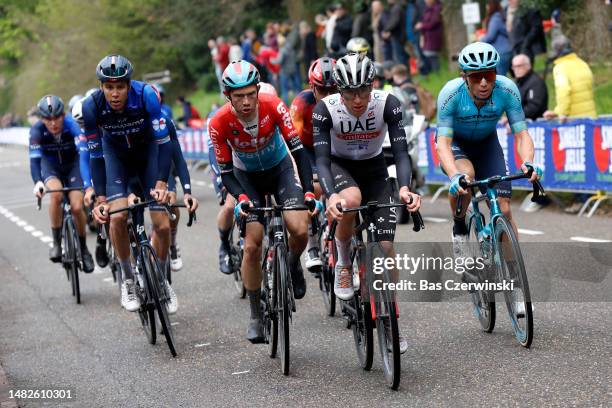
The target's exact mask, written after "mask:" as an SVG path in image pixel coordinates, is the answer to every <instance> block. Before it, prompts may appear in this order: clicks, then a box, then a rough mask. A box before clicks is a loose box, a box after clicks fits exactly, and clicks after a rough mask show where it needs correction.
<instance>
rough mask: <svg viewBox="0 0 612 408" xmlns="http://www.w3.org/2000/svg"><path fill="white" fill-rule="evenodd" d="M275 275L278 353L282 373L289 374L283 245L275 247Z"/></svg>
mask: <svg viewBox="0 0 612 408" xmlns="http://www.w3.org/2000/svg"><path fill="white" fill-rule="evenodd" d="M275 269H276V276H277V279H278V290H277V291H276V293H277V309H278V334H279V346H280V347H279V353H280V358H281V371H282V372H283V374H284V375H288V374H289V363H290V358H289V357H290V352H289V320H290V317H291V306H290V305H289V287H288V285H289V280H288V278H287V274H288V273H289V268H288V265H287V252H286V249H285V246H284V245H282V244H281V245H278V246H277V247H276V265H275Z"/></svg>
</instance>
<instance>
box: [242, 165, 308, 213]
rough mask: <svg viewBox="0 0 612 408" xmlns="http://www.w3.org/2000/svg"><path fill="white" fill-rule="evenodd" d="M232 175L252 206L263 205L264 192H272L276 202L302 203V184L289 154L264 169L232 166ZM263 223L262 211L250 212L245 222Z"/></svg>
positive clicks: (291, 204) (287, 204)
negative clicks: (246, 169) (243, 168)
mask: <svg viewBox="0 0 612 408" xmlns="http://www.w3.org/2000/svg"><path fill="white" fill-rule="evenodd" d="M234 175H235V176H236V178H237V179H238V181H239V182H240V184H241V185H242V187H243V188H244V190H245V191H246V194H247V196H248V197H249V199H250V200H251V201H252V203H253V206H254V207H261V206H264V205H265V196H266V194H274V199H275V200H276V202H277V203H278V204H282V205H284V206H294V205H303V204H304V193H303V191H302V185H301V184H300V181H299V180H298V178H297V176H296V174H295V171H294V169H293V162H292V161H291V158H290V157H289V155H287V156H285V158H284V159H283V160H282V161H281V162H280V163H278V164H277V165H276V166H274V167H272V168H270V169H268V170H264V171H249V172H247V171H244V170H240V169H238V168H236V167H234ZM254 221H257V222H259V223H260V224H262V225H263V224H264V215H263V214H262V213H252V214H249V215H248V217H247V222H254Z"/></svg>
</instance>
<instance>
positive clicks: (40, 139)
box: [29, 95, 94, 273]
mask: <svg viewBox="0 0 612 408" xmlns="http://www.w3.org/2000/svg"><path fill="white" fill-rule="evenodd" d="M37 108H38V114H39V115H40V117H41V119H40V120H39V121H38V122H37V123H36V124H35V125H34V126H32V128H31V129H30V154H29V155H30V172H31V175H32V180H33V181H34V184H35V185H34V194H35V195H36V196H37V197H39V198H40V197H42V196H43V194H44V190H45V189H49V190H57V189H61V188H63V187H70V188H72V187H82V186H83V181H82V180H83V179H88V178H89V166H88V165H87V163H84V162H82V161H80V159H79V151H80V150H82V149H86V146H84V145H83V143H82V142H81V140H80V136H81V129H79V126H78V125H77V124H76V122H74V120H73V119H72V118H71V117H70V116H66V115H65V114H64V102H62V100H61V99H60V98H59V97H58V96H55V95H45V96H43V97H42V99H41V100H40V101H39V102H38V105H37ZM77 146H78V148H77ZM83 164H85V165H83ZM41 189H42V190H43V192H41ZM50 198H51V200H50V203H49V221H50V223H51V234H52V236H53V246H52V247H51V249H50V250H49V259H50V260H51V261H52V262H61V260H62V193H51V196H50ZM68 198H69V200H70V209H71V211H72V215H73V217H74V224H75V226H76V229H77V233H78V235H79V244H80V245H81V254H82V261H83V271H84V272H87V273H90V272H93V270H94V263H93V258H92V256H91V254H90V253H89V250H88V249H87V241H86V236H85V226H86V224H87V220H86V219H85V213H84V212H83V192H82V191H77V190H75V191H71V192H70V193H68Z"/></svg>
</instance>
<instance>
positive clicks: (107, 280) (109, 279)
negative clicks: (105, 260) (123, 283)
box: [102, 278, 114, 283]
mask: <svg viewBox="0 0 612 408" xmlns="http://www.w3.org/2000/svg"><path fill="white" fill-rule="evenodd" d="M102 280H103V281H104V282H113V278H104V279H102ZM113 283H114V282H113Z"/></svg>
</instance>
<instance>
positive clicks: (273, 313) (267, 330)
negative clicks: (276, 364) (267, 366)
mask: <svg viewBox="0 0 612 408" xmlns="http://www.w3.org/2000/svg"><path fill="white" fill-rule="evenodd" d="M268 250H270V249H268ZM264 255H265V257H266V258H264V261H263V262H264V266H263V267H262V272H263V274H264V279H263V285H264V288H263V296H264V299H263V304H264V310H263V323H264V334H265V338H266V343H268V354H269V356H270V358H275V357H276V351H277V349H278V314H277V304H278V302H277V296H276V293H277V291H278V279H277V277H276V272H275V270H274V268H273V267H272V265H271V264H268V262H266V259H267V256H268V251H266V252H264Z"/></svg>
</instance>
